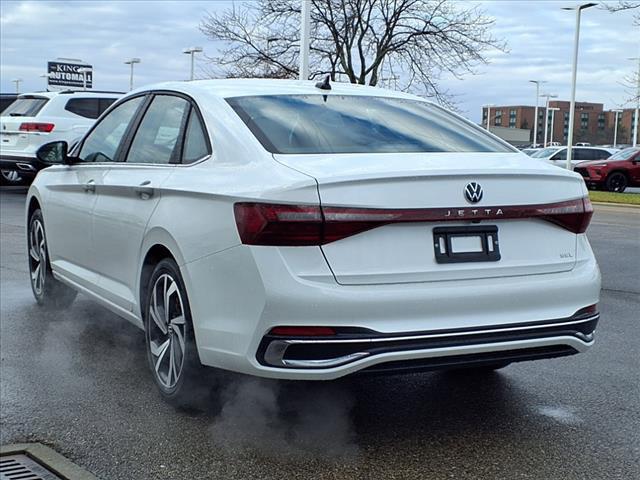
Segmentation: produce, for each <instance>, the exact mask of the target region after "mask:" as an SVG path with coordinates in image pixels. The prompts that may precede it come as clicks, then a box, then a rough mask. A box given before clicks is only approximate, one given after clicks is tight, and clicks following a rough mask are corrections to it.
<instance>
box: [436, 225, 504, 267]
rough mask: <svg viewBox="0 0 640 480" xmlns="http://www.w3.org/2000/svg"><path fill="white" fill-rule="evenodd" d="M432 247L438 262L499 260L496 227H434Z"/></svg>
mask: <svg viewBox="0 0 640 480" xmlns="http://www.w3.org/2000/svg"><path fill="white" fill-rule="evenodd" d="M433 247H434V252H435V257H436V262H438V263H461V262H496V261H498V260H500V243H499V242H498V227H497V226H495V225H486V226H485V225H482V226H471V227H436V228H434V229H433Z"/></svg>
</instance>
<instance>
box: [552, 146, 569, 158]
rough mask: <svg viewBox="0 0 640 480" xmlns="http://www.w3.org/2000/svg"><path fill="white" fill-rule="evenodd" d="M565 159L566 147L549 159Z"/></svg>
mask: <svg viewBox="0 0 640 480" xmlns="http://www.w3.org/2000/svg"><path fill="white" fill-rule="evenodd" d="M566 159H567V149H566V148H563V149H562V150H560V151H559V152H558V153H556V154H555V155H554V156H553V157H551V160H566Z"/></svg>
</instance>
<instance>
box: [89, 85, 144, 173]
mask: <svg viewBox="0 0 640 480" xmlns="http://www.w3.org/2000/svg"><path fill="white" fill-rule="evenodd" d="M144 98H145V97H136V98H133V99H131V100H128V101H126V102H124V103H122V104H120V105H118V106H117V107H116V108H114V109H113V110H112V111H111V112H110V113H109V115H107V116H106V117H104V118H103V119H102V120H101V121H100V122H99V123H98V124H97V125H96V127H95V128H94V129H93V130H92V131H91V133H89V135H88V136H87V137H86V138H85V140H84V143H83V145H82V148H81V149H80V154H79V155H78V156H79V157H80V159H81V160H83V161H85V162H113V161H114V160H115V156H116V152H117V151H118V147H119V146H120V142H121V141H122V138H123V137H124V134H125V132H126V130H127V126H128V125H129V124H130V123H131V120H132V119H133V117H134V116H135V114H136V112H137V111H138V108H139V107H140V104H141V103H142V101H143V100H144Z"/></svg>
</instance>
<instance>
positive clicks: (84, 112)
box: [64, 98, 116, 120]
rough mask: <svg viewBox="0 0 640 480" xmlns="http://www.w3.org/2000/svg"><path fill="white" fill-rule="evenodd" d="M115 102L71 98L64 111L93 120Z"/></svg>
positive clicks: (110, 99) (112, 99) (102, 99)
mask: <svg viewBox="0 0 640 480" xmlns="http://www.w3.org/2000/svg"><path fill="white" fill-rule="evenodd" d="M115 101H116V99H115V98H71V99H69V101H68V102H67V104H66V105H65V107H64V109H65V110H67V111H68V112H71V113H74V114H76V115H79V116H81V117H85V118H91V119H94V120H95V119H96V118H98V117H99V116H100V115H102V112H104V111H105V110H106V109H107V108H109V106H110V105H111V104H112V103H113V102H115Z"/></svg>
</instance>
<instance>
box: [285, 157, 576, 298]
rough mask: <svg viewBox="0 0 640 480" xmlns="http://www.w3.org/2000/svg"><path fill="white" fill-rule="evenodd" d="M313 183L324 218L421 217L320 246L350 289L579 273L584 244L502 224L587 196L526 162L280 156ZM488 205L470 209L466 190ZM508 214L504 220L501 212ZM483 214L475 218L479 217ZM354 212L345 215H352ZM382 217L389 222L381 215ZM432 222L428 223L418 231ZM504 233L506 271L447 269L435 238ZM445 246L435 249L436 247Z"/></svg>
mask: <svg viewBox="0 0 640 480" xmlns="http://www.w3.org/2000/svg"><path fill="white" fill-rule="evenodd" d="M274 157H275V159H276V160H277V161H279V162H280V163H283V164H285V165H287V166H289V167H290V168H293V169H296V170H298V171H300V172H302V173H305V174H307V175H311V176H312V177H314V178H315V179H316V181H317V183H318V191H319V197H320V202H321V204H322V208H323V212H324V215H325V217H326V220H327V221H330V218H329V217H330V215H331V207H338V209H339V210H340V212H342V213H340V215H342V219H344V218H345V217H344V215H347V216H348V215H349V213H348V210H346V211H345V209H349V208H351V209H354V210H353V211H354V212H358V211H363V209H364V210H367V209H378V210H382V211H385V212H389V211H396V212H398V211H402V210H405V211H407V212H409V214H410V215H416V212H422V214H423V215H424V216H423V217H415V218H417V219H418V220H417V221H406V222H404V221H400V222H395V221H394V222H389V223H388V224H383V225H381V226H378V227H376V228H372V229H368V230H366V231H362V232H360V233H357V234H354V235H350V236H346V237H345V238H340V239H338V240H336V241H331V242H329V243H326V244H324V245H322V247H321V248H322V251H323V253H324V255H325V258H326V260H327V262H328V264H329V266H330V268H331V269H332V271H333V273H334V275H335V277H336V280H337V281H338V282H339V283H341V284H345V285H357V284H384V283H404V282H425V281H443V280H468V279H478V278H490V277H499V276H515V275H528V274H544V273H553V272H562V271H568V270H571V269H572V268H573V266H574V264H575V252H576V234H575V233H573V232H571V231H569V230H568V229H566V228H563V227H561V226H559V225H557V224H554V223H552V222H550V221H547V220H548V219H546V220H545V219H543V218H541V217H535V215H531V216H533V217H535V218H529V217H530V216H528V215H524V217H525V218H504V219H503V217H510V216H514V215H515V216H516V217H517V216H519V214H517V213H516V214H514V215H511V214H509V213H508V212H511V213H513V212H519V211H521V210H522V207H524V206H532V205H533V206H535V205H538V206H539V205H547V204H557V203H559V202H564V201H567V200H573V199H580V198H581V197H582V196H583V193H582V188H581V183H580V180H579V179H578V178H577V177H576V176H575V175H574V174H570V173H568V172H565V171H563V170H560V169H557V168H555V167H552V166H549V165H545V164H543V163H541V162H539V161H537V160H535V159H530V158H529V157H526V156H525V155H523V154H521V153H415V154H414V153H411V154H408V153H402V154H387V153H384V154H341V155H274ZM471 183H476V184H479V185H480V186H481V188H482V191H483V195H482V198H481V199H480V201H479V202H477V203H470V202H469V201H468V200H467V199H466V198H465V195H464V191H465V188H466V186H467V185H469V184H471ZM498 210H501V211H502V217H501V214H500V212H498ZM474 211H475V212H474ZM345 212H347V213H345ZM383 213H384V212H383ZM420 218H424V220H425V221H420ZM445 226H446V227H451V226H457V227H469V226H496V227H497V229H498V233H497V237H498V240H499V249H500V254H501V258H500V260H499V261H477V262H461V263H439V262H438V261H437V260H436V248H437V247H436V244H434V241H435V240H434V232H433V230H434V229H435V228H438V227H445ZM436 243H437V242H436Z"/></svg>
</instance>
